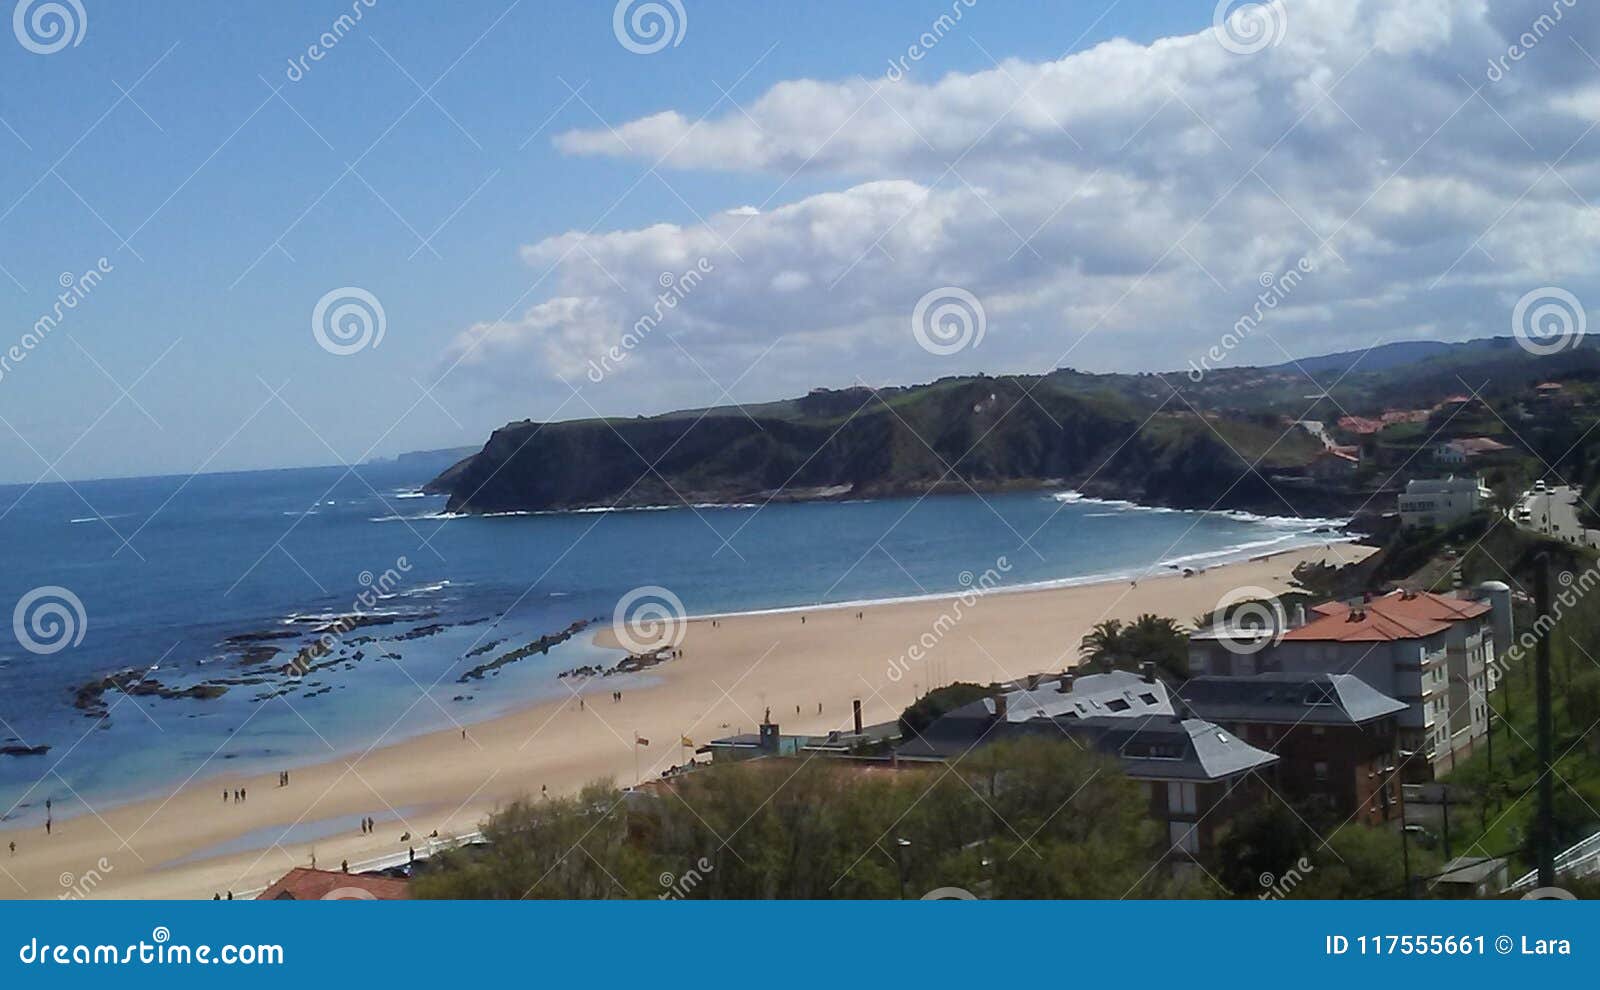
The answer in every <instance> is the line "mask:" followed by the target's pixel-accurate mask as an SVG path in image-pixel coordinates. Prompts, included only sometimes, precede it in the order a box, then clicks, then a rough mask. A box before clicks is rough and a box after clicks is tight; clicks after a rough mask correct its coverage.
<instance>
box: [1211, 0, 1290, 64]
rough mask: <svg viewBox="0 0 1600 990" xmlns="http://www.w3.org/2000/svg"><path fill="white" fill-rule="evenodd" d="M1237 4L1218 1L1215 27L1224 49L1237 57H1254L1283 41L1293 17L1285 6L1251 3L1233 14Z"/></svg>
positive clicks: (1213, 23) (1240, 6)
mask: <svg viewBox="0 0 1600 990" xmlns="http://www.w3.org/2000/svg"><path fill="white" fill-rule="evenodd" d="M1236 2H1237V0H1217V8H1216V10H1215V11H1214V12H1213V13H1212V15H1211V24H1212V26H1213V27H1215V28H1216V31H1217V40H1218V41H1219V42H1221V44H1222V47H1223V48H1225V49H1227V50H1228V51H1230V52H1232V53H1233V54H1235V55H1254V54H1255V53H1256V52H1259V51H1262V50H1263V49H1266V48H1271V47H1272V46H1274V45H1276V44H1277V43H1278V42H1280V41H1282V40H1283V35H1284V32H1285V31H1287V30H1288V28H1289V13H1288V11H1286V10H1284V8H1283V5H1282V4H1280V3H1276V2H1257V0H1248V2H1246V3H1242V4H1238V6H1236V7H1234V9H1233V10H1231V11H1230V10H1229V9H1228V8H1229V7H1231V6H1233V5H1234V4H1235V3H1236Z"/></svg>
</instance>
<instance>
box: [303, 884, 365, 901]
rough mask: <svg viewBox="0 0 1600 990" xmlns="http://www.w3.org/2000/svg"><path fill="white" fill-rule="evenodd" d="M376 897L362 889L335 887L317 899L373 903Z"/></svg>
mask: <svg viewBox="0 0 1600 990" xmlns="http://www.w3.org/2000/svg"><path fill="white" fill-rule="evenodd" d="M377 899H378V895H377V894H374V893H373V892H372V891H370V890H367V889H366V888H364V887H335V888H333V889H332V890H330V891H328V892H327V893H326V894H323V895H322V896H321V897H319V898H317V900H319V901H375V900H377Z"/></svg>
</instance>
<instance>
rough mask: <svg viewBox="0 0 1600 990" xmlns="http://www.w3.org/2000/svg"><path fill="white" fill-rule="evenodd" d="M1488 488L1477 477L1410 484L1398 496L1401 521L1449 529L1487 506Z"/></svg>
mask: <svg viewBox="0 0 1600 990" xmlns="http://www.w3.org/2000/svg"><path fill="white" fill-rule="evenodd" d="M1491 497H1492V495H1491V493H1490V491H1489V489H1488V486H1486V485H1485V484H1484V483H1483V482H1482V481H1480V480H1479V479H1478V478H1475V477H1471V478H1457V477H1456V476H1455V475H1451V476H1450V477H1448V478H1435V479H1429V480H1419V481H1413V482H1411V483H1410V484H1408V485H1406V491H1405V494H1404V495H1401V496H1400V522H1401V524H1402V525H1405V526H1439V527H1444V526H1450V525H1453V524H1454V523H1458V522H1460V521H1461V520H1463V519H1465V518H1466V517H1468V516H1470V515H1472V514H1473V513H1474V512H1477V511H1478V510H1479V509H1482V508H1484V507H1485V506H1487V505H1488V504H1489V499H1490V498H1491Z"/></svg>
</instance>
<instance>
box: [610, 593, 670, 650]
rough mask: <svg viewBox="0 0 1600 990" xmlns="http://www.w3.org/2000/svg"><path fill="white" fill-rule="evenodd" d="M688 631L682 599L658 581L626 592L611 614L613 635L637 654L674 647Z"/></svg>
mask: <svg viewBox="0 0 1600 990" xmlns="http://www.w3.org/2000/svg"><path fill="white" fill-rule="evenodd" d="M688 631H689V630H688V620H687V618H686V616H685V613H684V610H683V599H681V598H679V597H678V596H677V595H675V594H673V593H672V592H671V591H669V590H668V589H666V588H663V587H661V586H660V585H656V584H650V585H645V586H644V587H642V588H634V589H633V590H632V591H630V592H628V593H627V594H626V595H623V596H622V598H621V600H619V601H618V602H617V607H616V610H615V611H614V612H612V614H611V633H612V635H613V636H615V637H616V638H617V643H618V644H619V645H620V646H621V647H622V648H623V649H624V650H627V651H628V652H629V653H631V654H633V655H634V656H642V655H644V654H648V653H654V652H656V651H657V650H669V649H675V648H676V647H677V646H678V645H679V644H680V643H682V642H683V637H684V634H685V633H687V632H688Z"/></svg>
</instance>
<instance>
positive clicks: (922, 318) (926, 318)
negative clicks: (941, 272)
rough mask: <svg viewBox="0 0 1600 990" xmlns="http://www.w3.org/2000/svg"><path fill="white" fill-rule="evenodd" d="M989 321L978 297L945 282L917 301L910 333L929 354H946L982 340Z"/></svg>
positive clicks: (912, 313)
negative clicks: (941, 286) (944, 284)
mask: <svg viewBox="0 0 1600 990" xmlns="http://www.w3.org/2000/svg"><path fill="white" fill-rule="evenodd" d="M988 322H989V321H988V317H987V316H986V315H985V314H984V312H983V304H982V303H980V302H978V297H977V296H974V295H973V294H972V293H970V292H968V291H967V290H966V289H962V288H958V287H956V286H953V285H947V286H945V287H944V288H942V289H934V290H933V291H932V292H929V293H928V294H927V295H925V296H923V297H922V298H921V299H918V300H917V305H916V307H915V308H914V309H912V311H911V335H912V336H913V337H915V338H916V339H917V343H918V344H920V345H922V349H923V350H925V351H927V352H928V353H929V354H935V355H938V356H940V357H947V356H949V355H951V354H956V353H959V352H960V351H964V350H966V349H967V348H969V347H974V348H975V347H977V346H978V345H979V344H981V343H983V335H984V332H985V331H986V330H987V329H988Z"/></svg>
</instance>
